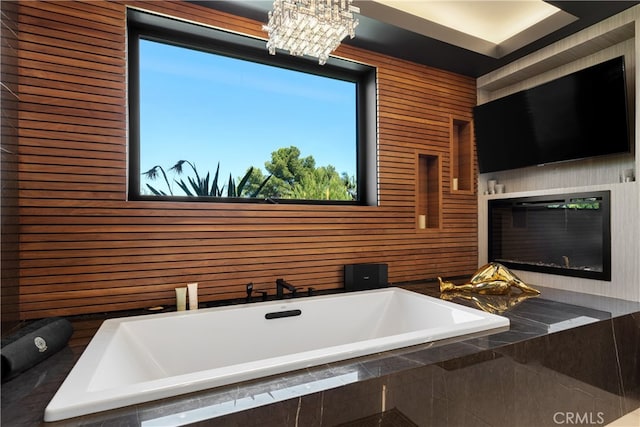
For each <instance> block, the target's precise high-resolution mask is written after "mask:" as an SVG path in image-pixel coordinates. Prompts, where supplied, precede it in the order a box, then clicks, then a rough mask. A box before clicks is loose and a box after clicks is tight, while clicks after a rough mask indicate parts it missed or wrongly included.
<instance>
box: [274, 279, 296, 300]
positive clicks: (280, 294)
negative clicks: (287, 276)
mask: <svg viewBox="0 0 640 427" xmlns="http://www.w3.org/2000/svg"><path fill="white" fill-rule="evenodd" d="M284 289H286V290H288V291H289V292H291V296H292V297H295V296H296V287H295V286H293V285H292V284H291V283H288V282H287V281H286V280H284V279H282V278H280V279H276V298H278V299H282V298H284Z"/></svg>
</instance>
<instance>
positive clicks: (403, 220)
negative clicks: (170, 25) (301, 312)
mask: <svg viewBox="0 0 640 427" xmlns="http://www.w3.org/2000/svg"><path fill="white" fill-rule="evenodd" d="M127 4H130V5H132V6H135V7H138V8H142V9H146V10H150V11H156V12H160V13H163V14H167V15H170V16H175V17H178V18H182V19H188V20H192V21H196V22H201V23H203V24H208V25H214V26H218V27H223V28H227V29H230V30H234V31H238V32H242V33H245V34H249V35H254V36H260V37H264V36H265V35H264V33H263V32H262V30H261V25H262V23H260V22H255V21H251V20H247V19H244V18H238V17H234V16H231V15H227V14H224V13H221V12H217V11H214V10H211V9H207V8H205V7H203V6H200V5H197V4H191V3H183V2H179V1H176V2H156V1H140V2H106V1H74V2H67V1H60V2H56V1H48V2H21V3H20V15H19V24H20V52H19V72H20V81H19V83H20V87H19V89H20V96H21V104H20V128H19V136H20V147H19V150H20V151H19V154H20V160H19V173H20V226H21V231H20V304H21V306H20V309H21V317H22V318H23V319H29V318H39V317H46V316H53V315H72V314H81V313H93V312H104V311H114V310H124V309H132V308H143V307H149V306H154V305H158V304H173V303H174V301H175V294H174V288H175V287H177V286H184V285H185V284H186V283H188V282H199V284H200V299H201V301H212V300H217V299H228V298H236V297H243V296H244V289H245V288H244V287H245V284H246V283H248V282H250V281H253V282H254V283H255V284H256V288H264V289H268V290H269V291H270V293H273V292H274V282H275V279H276V278H278V277H284V278H286V279H287V280H288V281H289V282H291V283H293V284H295V285H297V286H304V287H307V286H313V287H315V288H316V289H319V290H320V289H332V288H340V287H342V267H343V265H344V264H349V263H358V262H386V263H388V264H389V276H390V281H392V282H400V281H409V280H418V279H424V278H433V277H436V276H438V275H442V276H449V277H450V276H458V275H467V274H471V273H472V272H473V271H475V269H476V267H477V262H476V260H477V204H476V195H475V194H468V195H460V194H451V193H450V191H449V190H450V184H449V182H443V183H442V189H443V201H442V208H443V216H442V218H443V223H442V225H441V227H440V229H439V230H436V231H432V232H429V233H424V232H418V231H417V230H416V226H417V224H416V220H415V207H414V205H415V173H416V171H415V158H416V152H419V151H424V150H427V151H428V152H430V153H437V154H439V155H441V156H442V167H443V171H442V174H441V175H442V176H443V177H448V176H449V165H450V156H449V124H450V117H451V115H452V114H453V115H455V116H456V117H462V118H468V119H469V120H470V119H471V115H472V107H473V105H475V99H476V93H475V80H474V79H472V78H468V77H464V76H460V75H456V74H452V73H449V72H445V71H441V70H437V69H433V68H429V67H425V66H421V65H417V64H414V63H410V62H407V61H402V60H398V59H396V58H392V57H389V56H384V55H380V54H376V53H373V52H369V51H363V50H359V49H356V48H352V47H348V46H342V47H341V48H340V49H339V51H338V52H339V55H340V56H343V57H348V58H351V59H353V60H356V61H361V62H365V63H368V64H371V65H374V66H376V67H377V68H378V96H379V98H378V104H379V105H378V108H379V114H378V120H379V153H378V154H379V184H378V186H379V200H380V203H379V206H377V207H365V206H348V207H335V206H308V205H304V206H296V205H262V204H256V205H252V204H241V205H237V204H223V203H222V204H208V203H196V202H194V203H170V202H158V203H154V202H129V201H127V194H126V191H127V188H126V185H127V179H126V175H127V169H126V165H127V118H126V95H127V94H126V90H127V88H126V55H125V37H126V20H125V15H126V13H125V8H126V6H127ZM474 187H475V185H474Z"/></svg>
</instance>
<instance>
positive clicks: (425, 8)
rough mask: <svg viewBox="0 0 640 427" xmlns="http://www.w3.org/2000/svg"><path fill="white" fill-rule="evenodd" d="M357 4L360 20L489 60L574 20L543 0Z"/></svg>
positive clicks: (422, 0) (423, 0) (399, 0)
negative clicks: (386, 25)
mask: <svg viewBox="0 0 640 427" xmlns="http://www.w3.org/2000/svg"><path fill="white" fill-rule="evenodd" d="M356 3H357V4H358V6H360V9H361V13H362V14H363V15H366V16H369V17H371V18H374V19H377V20H380V21H383V22H387V23H389V24H392V25H396V26H398V27H401V28H406V29H409V30H411V31H414V32H417V33H419V34H422V35H425V36H428V37H433V38H436V39H438V40H441V41H444V42H447V43H450V44H453V45H455V46H459V47H463V48H465V49H469V50H472V51H474V52H477V53H481V54H483V55H488V56H491V57H494V58H500V57H502V56H504V55H507V54H509V53H511V52H513V51H515V50H516V49H519V48H520V47H522V46H525V45H527V44H529V43H531V42H532V41H534V40H537V39H539V38H540V37H543V36H545V35H547V34H551V33H552V32H554V31H556V30H558V29H560V28H562V27H564V26H565V25H567V24H569V23H571V22H573V21H575V20H576V19H577V18H576V17H574V16H572V15H570V14H569V13H566V12H564V11H562V10H560V9H558V8H557V7H555V6H552V5H550V4H549V3H546V2H544V1H542V0H505V1H484V0H476V1H451V0H449V1H442V0H375V1H360V2H356Z"/></svg>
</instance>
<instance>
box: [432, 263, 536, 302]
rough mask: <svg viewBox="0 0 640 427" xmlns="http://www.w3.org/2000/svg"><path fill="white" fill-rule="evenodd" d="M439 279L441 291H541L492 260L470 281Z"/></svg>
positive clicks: (534, 292)
mask: <svg viewBox="0 0 640 427" xmlns="http://www.w3.org/2000/svg"><path fill="white" fill-rule="evenodd" d="M438 280H439V281H440V292H452V291H466V292H475V293H478V294H481V295H508V294H510V293H511V288H517V289H519V290H520V291H521V292H523V293H527V294H536V295H537V294H539V293H540V291H538V290H536V289H533V288H531V287H529V286H527V285H526V284H525V283H524V282H523V281H522V280H520V279H519V278H518V277H517V276H516V275H515V274H513V273H512V272H510V271H509V270H508V269H507V268H506V267H505V266H504V265H502V264H499V263H497V262H490V263H489V264H486V265H484V266H482V267H480V269H479V270H478V271H476V273H475V274H474V275H473V277H471V280H470V281H469V283H466V284H464V285H455V284H453V283H451V282H445V281H443V280H442V279H441V278H440V277H438Z"/></svg>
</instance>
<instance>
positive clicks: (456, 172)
mask: <svg viewBox="0 0 640 427" xmlns="http://www.w3.org/2000/svg"><path fill="white" fill-rule="evenodd" d="M449 139H450V154H451V168H450V181H449V185H450V187H449V188H450V191H451V192H452V193H460V194H473V122H472V121H470V120H468V119H463V118H460V117H453V116H452V117H451V119H450V129H449Z"/></svg>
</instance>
